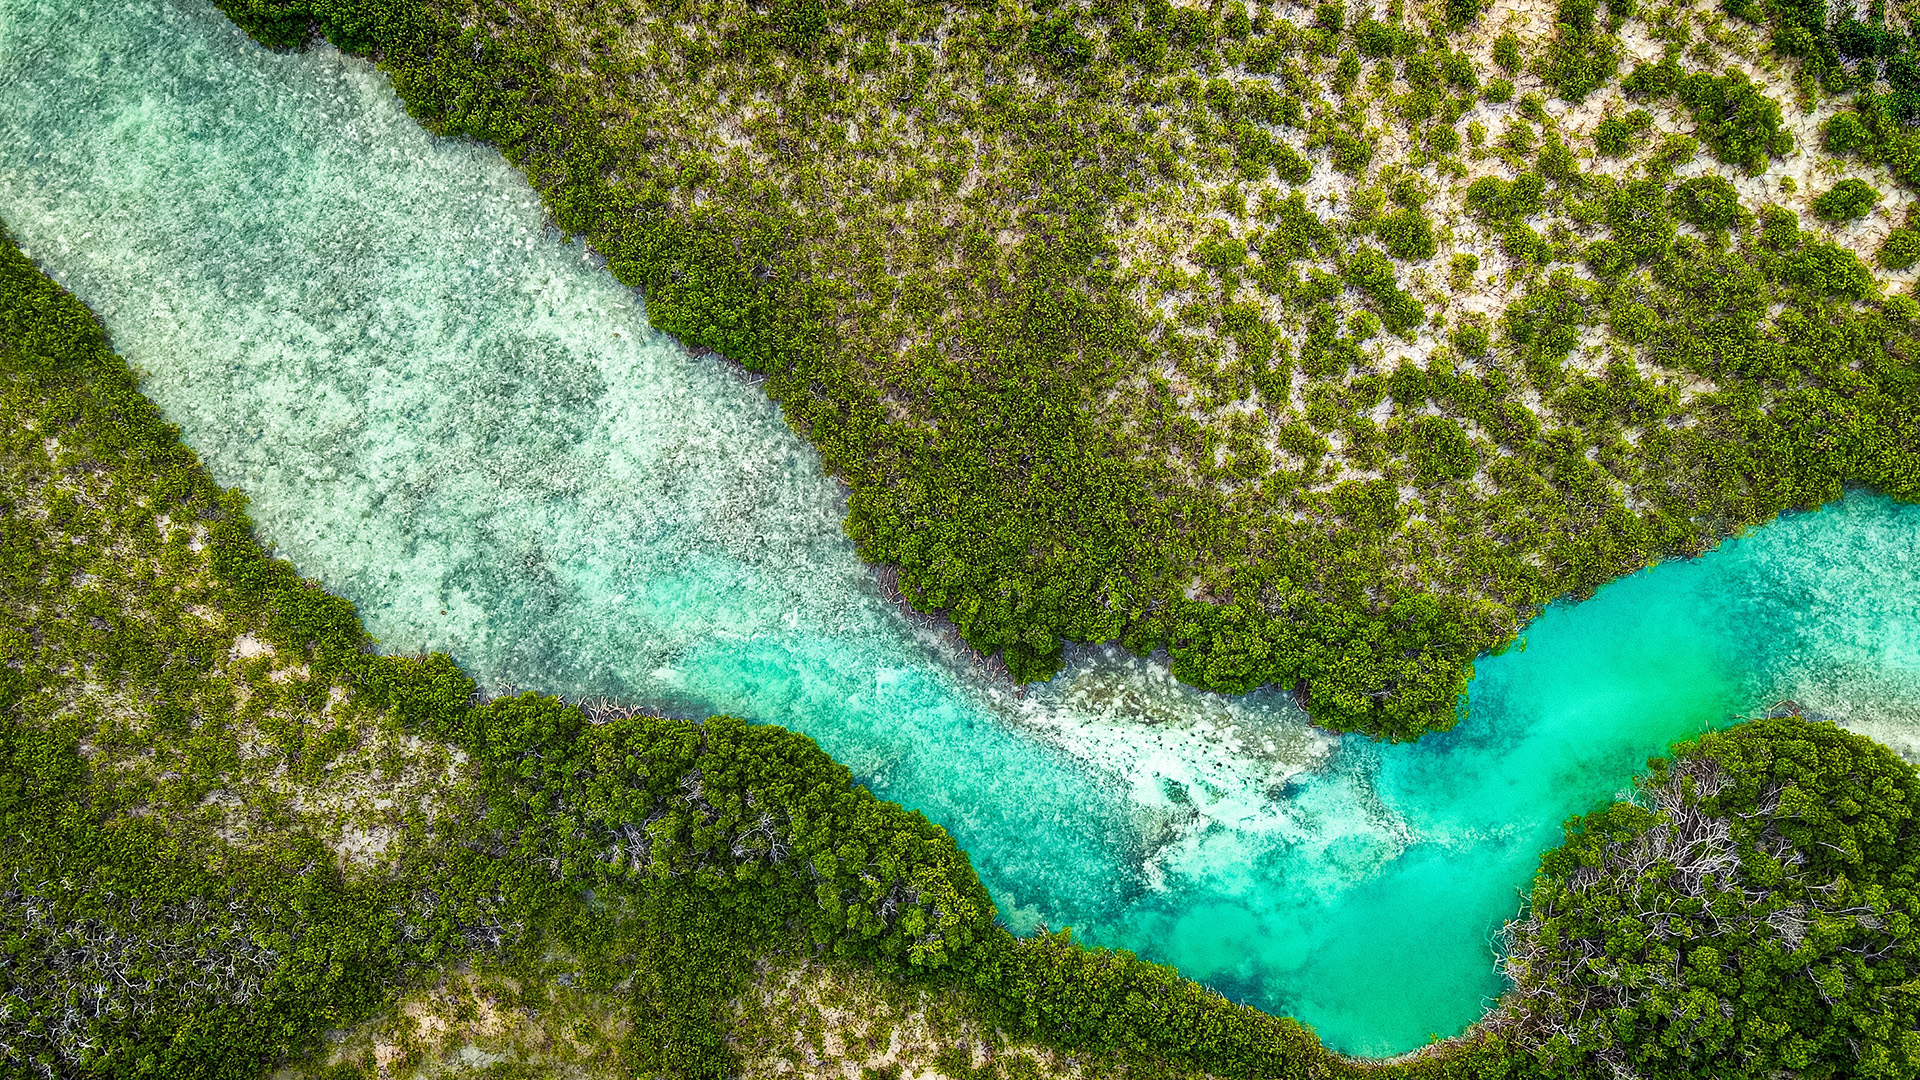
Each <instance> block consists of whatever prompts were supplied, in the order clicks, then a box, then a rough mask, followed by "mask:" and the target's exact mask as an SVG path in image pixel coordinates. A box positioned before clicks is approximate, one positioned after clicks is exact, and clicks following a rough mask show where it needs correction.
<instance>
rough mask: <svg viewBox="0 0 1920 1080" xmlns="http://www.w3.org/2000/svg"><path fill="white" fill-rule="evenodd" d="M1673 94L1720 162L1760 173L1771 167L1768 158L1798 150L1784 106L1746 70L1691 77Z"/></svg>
mask: <svg viewBox="0 0 1920 1080" xmlns="http://www.w3.org/2000/svg"><path fill="white" fill-rule="evenodd" d="M1674 94H1675V96H1677V97H1678V98H1679V99H1680V102H1681V104H1683V105H1685V106H1686V107H1687V109H1688V110H1689V111H1690V112H1691V113H1692V114H1693V122H1694V123H1695V124H1697V125H1699V130H1700V141H1702V142H1704V143H1706V145H1707V148H1708V149H1710V150H1712V151H1713V156H1714V157H1715V158H1716V159H1717V160H1719V161H1722V162H1725V163H1726V164H1729V165H1740V166H1743V167H1744V168H1746V169H1747V170H1748V171H1750V172H1759V171H1760V170H1762V169H1764V168H1766V165H1767V158H1768V157H1769V156H1772V157H1785V156H1786V155H1787V154H1790V153H1792V152H1793V135H1792V134H1791V133H1790V132H1788V131H1787V129H1786V124H1785V121H1784V119H1783V117H1782V116H1781V113H1780V103H1779V102H1777V101H1774V100H1773V99H1772V98H1770V97H1768V96H1767V95H1766V94H1764V93H1762V92H1761V90H1760V88H1759V87H1757V86H1755V85H1754V84H1753V82H1752V81H1751V80H1749V79H1748V78H1747V76H1746V74H1745V73H1744V72H1741V71H1737V70H1735V71H1729V72H1727V73H1726V74H1725V75H1717V76H1716V75H1707V74H1705V73H1699V74H1693V75H1688V76H1686V77H1685V78H1683V79H1681V80H1680V81H1679V84H1678V85H1677V86H1676V87H1675V88H1674Z"/></svg>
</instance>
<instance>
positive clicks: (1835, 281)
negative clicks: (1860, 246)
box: [1780, 240, 1874, 300]
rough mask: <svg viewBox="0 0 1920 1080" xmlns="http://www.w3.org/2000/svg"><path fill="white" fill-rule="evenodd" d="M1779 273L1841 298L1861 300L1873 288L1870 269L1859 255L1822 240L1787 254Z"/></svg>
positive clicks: (1815, 289) (1786, 277)
mask: <svg viewBox="0 0 1920 1080" xmlns="http://www.w3.org/2000/svg"><path fill="white" fill-rule="evenodd" d="M1780 276H1781V278H1782V279H1783V280H1785V281H1786V282H1788V283H1789V284H1793V285H1798V286H1800V287H1801V288H1803V289H1807V290H1809V291H1811V292H1814V293H1818V294H1822V295H1826V296H1834V297H1839V298H1841V299H1844V300H1863V299H1865V298H1866V297H1867V296H1868V295H1869V294H1870V293H1872V292H1873V290H1874V282H1873V273H1872V271H1870V270H1868V269H1867V268H1866V266H1865V265H1863V264H1862V263H1861V262H1860V258H1859V256H1857V255H1855V254H1854V253H1853V252H1851V251H1848V250H1847V249H1846V248H1843V247H1840V246H1839V245H1837V244H1830V243H1827V242H1826V241H1824V240H1823V241H1818V242H1815V243H1812V244H1807V245H1805V246H1803V247H1802V248H1801V249H1800V250H1798V251H1795V252H1794V253H1792V254H1791V255H1788V256H1787V258H1786V262H1785V263H1783V264H1782V267H1781V271H1780Z"/></svg>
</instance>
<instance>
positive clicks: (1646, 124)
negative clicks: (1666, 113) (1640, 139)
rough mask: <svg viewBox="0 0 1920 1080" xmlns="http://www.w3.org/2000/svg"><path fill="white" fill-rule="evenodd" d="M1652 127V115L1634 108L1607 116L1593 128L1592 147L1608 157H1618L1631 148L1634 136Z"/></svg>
mask: <svg viewBox="0 0 1920 1080" xmlns="http://www.w3.org/2000/svg"><path fill="white" fill-rule="evenodd" d="M1652 127H1653V115H1652V114H1651V113H1649V112H1647V110H1645V109H1635V110H1633V111H1632V112H1629V113H1627V114H1626V115H1624V116H1609V117H1607V118H1606V119H1604V120H1602V121H1600V123H1599V124H1598V125H1597V126H1595V128H1594V130H1593V145H1594V149H1596V150H1598V151H1600V153H1602V154H1605V155H1607V156H1609V157H1619V156H1621V155H1622V154H1626V153H1628V152H1630V151H1631V150H1632V149H1633V145H1634V141H1635V136H1637V135H1639V134H1641V133H1642V132H1645V131H1647V130H1648V129H1650V128H1652Z"/></svg>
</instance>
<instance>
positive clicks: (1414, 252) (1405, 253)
mask: <svg viewBox="0 0 1920 1080" xmlns="http://www.w3.org/2000/svg"><path fill="white" fill-rule="evenodd" d="M1374 231H1375V233H1376V234H1377V235H1378V236H1379V237H1380V243H1381V244H1382V245H1384V246H1385V247H1386V249H1387V254H1389V255H1392V256H1393V257H1394V258H1396V259H1406V260H1409V261H1412V262H1418V261H1420V260H1422V259H1431V258H1433V253H1434V252H1435V251H1436V250H1437V249H1438V244H1437V243H1436V242H1435V240H1434V237H1433V223H1432V222H1431V221H1428V220H1427V216H1426V215H1425V214H1422V213H1421V212H1420V211H1418V210H1414V209H1411V208H1408V209H1405V210H1397V211H1395V212H1393V213H1391V214H1388V215H1387V216H1386V217H1384V218H1381V219H1380V224H1379V225H1378V226H1376V227H1375V229H1374Z"/></svg>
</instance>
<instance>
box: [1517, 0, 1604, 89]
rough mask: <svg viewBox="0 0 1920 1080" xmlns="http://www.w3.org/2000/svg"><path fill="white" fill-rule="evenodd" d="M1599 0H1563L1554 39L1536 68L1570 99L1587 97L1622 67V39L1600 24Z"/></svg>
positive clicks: (1549, 84)
mask: <svg viewBox="0 0 1920 1080" xmlns="http://www.w3.org/2000/svg"><path fill="white" fill-rule="evenodd" d="M1599 7H1600V5H1599V0H1560V8H1559V12H1558V14H1557V15H1556V17H1555V19H1554V35H1553V41H1552V43H1551V44H1549V45H1548V46H1547V54H1546V56H1544V57H1542V58H1541V59H1540V61H1539V62H1538V63H1537V64H1536V65H1535V66H1534V70H1535V72H1536V73H1537V74H1538V75H1539V76H1540V77H1541V78H1542V79H1543V80H1545V81H1546V84H1547V85H1548V86H1551V87H1553V90H1554V93H1555V94H1557V95H1559V96H1560V97H1561V98H1563V99H1565V100H1567V101H1584V100H1586V97H1587V95H1588V94H1591V93H1593V92H1594V91H1595V90H1598V89H1600V88H1601V87H1602V86H1605V85H1606V84H1607V82H1608V81H1609V80H1611V79H1612V78H1613V75H1614V72H1616V71H1618V70H1619V69H1620V41H1619V39H1618V38H1615V37H1614V36H1613V35H1612V34H1610V33H1608V32H1607V31H1606V29H1605V28H1604V27H1602V26H1600V25H1599V24H1598V22H1597V21H1596V20H1597V16H1598V14H1599Z"/></svg>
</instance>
